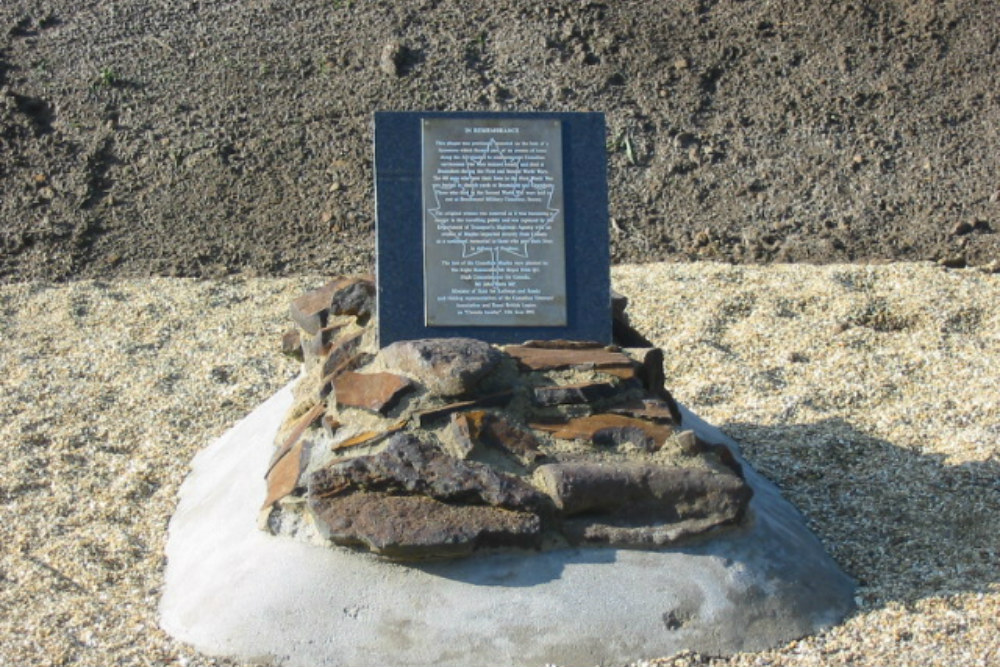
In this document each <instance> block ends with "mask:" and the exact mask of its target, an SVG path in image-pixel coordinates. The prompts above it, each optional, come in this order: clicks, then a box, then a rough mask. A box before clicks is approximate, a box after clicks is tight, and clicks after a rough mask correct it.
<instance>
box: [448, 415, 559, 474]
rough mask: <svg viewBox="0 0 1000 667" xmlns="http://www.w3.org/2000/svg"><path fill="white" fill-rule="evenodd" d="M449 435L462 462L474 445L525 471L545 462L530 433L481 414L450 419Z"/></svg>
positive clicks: (495, 417) (501, 419) (543, 455)
mask: <svg viewBox="0 0 1000 667" xmlns="http://www.w3.org/2000/svg"><path fill="white" fill-rule="evenodd" d="M449 434H450V435H451V439H452V441H453V442H454V443H455V445H456V450H457V452H456V453H457V454H459V456H460V457H462V458H464V457H466V456H468V455H469V454H470V453H471V452H472V451H473V450H474V449H475V446H476V445H477V444H478V445H482V446H483V447H486V448H488V449H492V450H495V451H498V452H502V453H504V454H506V455H508V456H512V457H514V459H516V460H517V462H518V463H520V464H521V465H524V466H528V467H530V466H533V465H534V464H535V463H536V462H537V461H539V460H540V459H543V458H545V454H544V452H542V450H541V449H540V448H539V444H538V439H537V438H535V436H534V434H533V433H532V432H531V431H529V430H526V429H523V428H519V427H517V426H514V425H513V424H511V423H510V422H509V421H507V420H506V419H504V418H503V417H501V416H499V415H496V414H493V413H491V412H486V411H484V410H472V411H469V412H462V413H459V414H454V415H452V418H451V423H450V424H449Z"/></svg>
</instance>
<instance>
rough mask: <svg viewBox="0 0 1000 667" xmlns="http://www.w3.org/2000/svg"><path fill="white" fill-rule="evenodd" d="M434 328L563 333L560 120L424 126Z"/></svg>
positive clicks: (429, 317)
mask: <svg viewBox="0 0 1000 667" xmlns="http://www.w3.org/2000/svg"><path fill="white" fill-rule="evenodd" d="M423 151H424V158H423V167H424V170H423V183H422V185H423V201H424V297H425V298H424V302H425V304H426V308H425V313H426V318H425V319H426V324H427V325H428V326H456V325H457V326H564V325H565V324H566V281H565V248H564V242H563V236H564V235H563V184H562V142H561V134H560V126H559V122H558V121H551V120H539V119H524V120H516V121H512V120H509V119H505V120H495V121H491V120H483V119H476V120H464V119H425V120H424V124H423Z"/></svg>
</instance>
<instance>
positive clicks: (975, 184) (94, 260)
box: [0, 0, 1000, 282]
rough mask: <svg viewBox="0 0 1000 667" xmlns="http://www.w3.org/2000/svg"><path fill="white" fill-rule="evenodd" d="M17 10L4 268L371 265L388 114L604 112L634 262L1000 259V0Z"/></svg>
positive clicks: (20, 4) (4, 108) (68, 5)
mask: <svg viewBox="0 0 1000 667" xmlns="http://www.w3.org/2000/svg"><path fill="white" fill-rule="evenodd" d="M496 5H497V3H487V2H479V1H473V0H427V1H424V2H361V1H358V0H334V1H333V2H330V1H328V0H327V1H324V2H320V1H318V0H303V1H300V2H295V3H291V4H289V3H280V2H276V1H273V0H250V1H248V2H239V3H207V2H199V1H196V0H190V1H186V2H171V3H148V2H141V1H140V0H124V1H123V2H115V3H83V4H81V3H77V2H69V0H49V1H45V2H43V1H35V0H22V1H15V2H5V3H4V4H3V6H2V7H0V193H2V201H0V280H3V281H8V282H9V281H17V280H25V279H49V280H64V279H70V278H77V277H95V276H101V277H116V276H138V275H149V274H164V275H190V276H221V275H225V274H227V273H235V272H244V273H256V274H265V275H284V274H289V273H302V272H319V273H331V272H334V271H335V272H337V273H345V272H355V271H359V270H367V269H370V267H371V266H372V264H373V253H374V243H373V236H374V234H373V224H374V222H373V197H372V164H371V153H372V148H371V142H372V132H371V117H372V112H373V111H375V110H377V109H400V110H403V109H415V110H419V109H433V110H446V109H467V110H477V109H495V110H517V111H529V110H588V111H589V110H596V111H603V112H605V113H606V114H607V120H608V137H607V148H608V157H609V180H610V195H611V216H612V220H613V222H612V238H613V253H614V259H615V260H616V261H618V262H623V261H628V262H635V261H639V262H641V261H653V260H664V259H666V260H689V259H695V258H704V259H716V260H723V261H731V262H774V261H807V262H832V261H862V260H864V261H867V260H893V259H905V260H921V259H944V260H947V261H948V262H949V263H950V264H951V265H962V264H963V263H968V264H983V263H987V262H990V261H992V260H994V259H997V258H998V256H1000V252H998V250H1000V241H998V237H997V234H995V233H994V232H995V231H996V230H998V228H1000V216H998V208H1000V202H998V199H1000V180H998V176H997V174H1000V163H998V162H1000V152H998V151H997V150H996V147H997V146H998V145H1000V129H998V128H1000V123H998V120H1000V92H998V91H1000V80H998V77H1000V75H998V72H1000V53H998V46H1000V5H998V4H997V3H994V2H992V1H991V0H977V1H974V2H967V3H948V2H945V3H939V2H933V1H931V0H918V1H916V2H898V3H897V2H884V3H856V2H841V1H840V0H831V1H828V2H810V3H798V2H778V3H759V2H738V1H719V2H715V1H712V0H699V1H696V2H695V1H683V2H664V3H642V2H608V3H600V2H580V1H573V2H569V1H563V2H551V3H537V2H527V1H523V2H510V3H502V6H499V7H498V6H496Z"/></svg>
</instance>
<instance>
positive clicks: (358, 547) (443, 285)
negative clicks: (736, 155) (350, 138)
mask: <svg viewBox="0 0 1000 667" xmlns="http://www.w3.org/2000/svg"><path fill="white" fill-rule="evenodd" d="M375 143H376V148H375V154H376V198H377V207H376V209H377V216H378V220H377V235H378V244H377V250H378V267H377V276H376V277H374V278H373V277H371V276H355V277H341V278H336V279H334V280H332V281H330V282H329V283H327V284H325V285H323V286H321V287H319V288H317V289H316V290H314V291H312V292H309V293H307V294H305V295H303V296H301V297H299V298H298V299H296V300H295V301H294V302H293V303H292V306H291V315H292V319H293V320H294V322H295V324H296V327H295V329H293V330H290V331H289V332H288V333H287V334H286V335H285V337H284V339H283V341H282V342H283V346H284V348H285V350H286V352H287V353H289V354H292V355H296V356H297V357H298V358H300V359H301V360H302V364H303V371H302V375H301V377H300V378H299V380H297V382H296V383H294V386H289V387H286V389H284V390H282V392H280V393H279V395H277V396H275V398H273V399H272V400H270V401H268V403H267V404H265V405H264V406H262V407H261V408H259V409H258V411H256V412H255V413H254V414H253V415H251V416H250V417H248V418H247V420H245V422H243V423H242V424H240V425H238V426H237V427H235V428H234V429H233V430H232V431H231V432H230V433H229V434H227V435H226V436H224V437H223V438H222V439H221V440H220V441H219V442H217V443H216V444H214V445H212V447H210V448H209V449H208V450H206V452H205V453H203V454H202V455H199V459H198V460H196V461H195V463H194V466H193V473H192V476H191V478H190V479H189V480H188V482H186V483H185V488H184V489H183V490H182V498H181V503H180V506H179V509H178V513H177V515H175V517H174V520H173V521H172V524H171V543H170V546H169V547H168V552H167V555H168V563H169V564H168V570H167V587H166V588H167V590H166V592H165V594H164V599H163V603H162V607H161V609H162V622H163V625H164V627H165V628H166V629H168V630H169V631H170V632H172V633H174V634H175V635H176V636H178V637H180V638H182V639H185V640H186V641H190V642H192V643H194V644H195V645H196V646H198V647H199V648H201V649H202V650H205V651H208V652H212V653H217V654H224V655H235V656H240V657H244V658H246V657H250V656H260V655H267V656H273V658H274V659H275V660H276V661H278V662H280V663H281V664H283V665H386V664H389V665H392V664H411V665H413V664H417V665H432V664H433V665H486V664H489V665H525V664H548V663H554V664H562V665H590V664H597V663H600V662H608V661H613V662H625V661H628V660H637V659H641V658H652V657H657V656H663V655H669V654H670V653H673V652H676V651H680V650H696V651H700V652H703V653H708V654H724V653H729V652H733V651H737V650H753V649H761V648H765V647H769V646H774V645H776V644H778V643H780V642H784V641H788V640H791V639H795V638H798V637H801V636H803V635H805V634H809V633H811V632H815V631H817V630H819V629H821V628H823V627H826V626H828V625H830V624H832V623H835V622H837V621H838V620H839V619H840V618H842V617H843V615H844V614H845V613H847V611H849V609H850V608H851V605H852V592H853V583H852V582H851V581H850V580H849V579H848V578H847V577H846V576H844V575H843V574H842V573H841V572H840V571H839V569H838V568H837V566H836V565H835V564H834V563H833V562H832V561H831V560H830V559H829V557H828V556H827V555H826V554H825V553H824V551H823V549H822V546H821V545H820V544H819V542H818V541H817V540H816V539H815V537H813V536H812V535H811V534H810V533H809V531H808V529H807V528H806V527H805V525H804V522H803V521H802V518H801V516H799V515H798V513H797V512H796V511H795V510H794V509H793V508H792V507H791V506H790V505H788V503H787V502H786V501H784V500H783V499H782V498H781V497H780V494H779V493H778V492H777V490H776V489H775V488H774V487H773V485H771V484H770V483H769V482H767V481H766V480H764V479H763V478H761V477H760V476H759V475H757V474H756V473H755V472H754V471H753V470H752V469H751V468H750V467H749V466H748V465H747V464H746V463H745V462H744V461H743V460H742V458H741V457H740V454H739V449H738V446H737V445H736V443H735V442H733V441H732V440H731V439H729V438H727V437H726V436H725V435H724V434H722V433H721V432H719V431H718V430H717V429H714V428H712V427H711V426H709V425H707V424H705V423H704V422H703V421H701V420H700V419H699V418H698V417H697V416H695V415H693V414H691V413H690V412H689V411H687V410H686V409H685V408H684V407H683V406H682V405H680V404H678V403H677V402H676V401H675V400H674V398H673V397H672V396H671V394H670V392H669V391H668V389H667V388H666V387H665V386H664V376H663V353H662V351H661V350H659V349H657V348H654V347H649V346H643V345H636V343H637V342H638V343H642V342H643V338H642V336H641V335H639V333H638V332H635V331H633V330H632V329H631V328H630V327H629V325H628V318H627V313H626V309H625V303H624V301H625V300H624V299H623V298H620V297H619V298H617V299H616V304H615V307H612V298H611V292H610V285H609V270H608V244H607V195H606V185H605V180H604V169H605V163H604V150H605V142H604V130H603V118H602V117H601V116H600V115H599V114H566V113H558V114H556V113H549V114H496V113H486V114H476V113H454V114H449V113H425V114H420V113H380V114H376V118H375ZM612 332H614V334H615V335H614V338H615V340H612ZM182 582H186V584H187V585H188V586H190V585H191V584H192V582H196V583H197V585H198V588H197V589H196V590H193V591H192V590H187V589H183V588H181V587H182V586H183V585H184V583H182Z"/></svg>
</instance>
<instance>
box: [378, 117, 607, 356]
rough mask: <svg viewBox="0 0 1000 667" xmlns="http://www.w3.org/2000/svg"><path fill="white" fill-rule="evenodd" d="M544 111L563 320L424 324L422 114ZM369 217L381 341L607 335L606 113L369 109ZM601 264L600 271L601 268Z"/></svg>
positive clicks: (592, 337) (604, 340) (597, 338)
mask: <svg viewBox="0 0 1000 667" xmlns="http://www.w3.org/2000/svg"><path fill="white" fill-rule="evenodd" d="M434 117H439V118H453V119H469V120H475V119H502V118H524V119H551V120H558V121H560V122H561V126H562V157H563V205H564V208H565V210H564V239H563V240H564V244H565V247H564V252H565V262H566V299H567V308H566V317H567V324H566V325H565V326H427V325H426V324H425V323H424V313H425V304H424V275H423V272H424V253H423V242H424V239H423V179H422V169H423V139H422V131H421V121H422V119H423V118H434ZM374 125H375V156H374V157H375V165H374V166H375V218H376V241H375V251H376V252H375V257H376V273H377V283H378V328H379V345H381V346H385V345H388V344H390V343H392V342H395V341H398V340H407V339H417V338H437V337H458V336H462V337H471V338H478V339H480V340H485V341H488V342H492V343H519V342H524V341H526V340H532V339H569V340H592V341H597V342H602V343H610V342H611V277H610V261H611V260H610V248H609V239H608V187H607V156H606V132H605V123H604V114H602V113H597V112H531V113H504V112H417V111H379V112H376V113H375V119H374ZM602 267H603V270H602Z"/></svg>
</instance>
